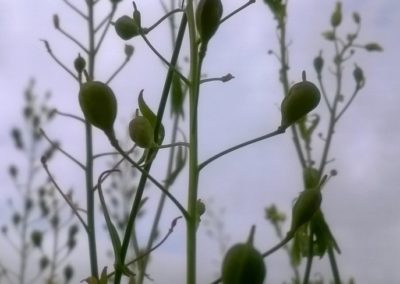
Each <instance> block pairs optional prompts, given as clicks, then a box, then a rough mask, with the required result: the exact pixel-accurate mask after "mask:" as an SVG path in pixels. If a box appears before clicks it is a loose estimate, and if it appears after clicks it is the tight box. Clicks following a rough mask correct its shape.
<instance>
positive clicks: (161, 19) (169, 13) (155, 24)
mask: <svg viewBox="0 0 400 284" xmlns="http://www.w3.org/2000/svg"><path fill="white" fill-rule="evenodd" d="M180 12H184V10H183V9H179V8H178V9H174V10H171V11H169V12H168V13H166V14H165V15H164V16H162V17H161V18H160V19H159V20H158V21H157V22H155V23H154V24H153V25H151V26H150V27H149V28H143V31H144V32H145V33H146V34H147V33H149V32H151V31H152V30H153V29H154V28H156V27H157V26H158V25H159V24H161V23H162V22H163V21H164V20H165V19H167V18H168V17H170V16H173V15H174V14H175V13H180Z"/></svg>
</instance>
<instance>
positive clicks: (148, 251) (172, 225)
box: [107, 216, 182, 278]
mask: <svg viewBox="0 0 400 284" xmlns="http://www.w3.org/2000/svg"><path fill="white" fill-rule="evenodd" d="M180 218H182V217H181V216H179V217H176V218H175V219H174V220H172V222H171V227H170V228H169V230H168V232H167V234H166V235H165V236H164V237H163V238H162V239H161V241H159V242H158V244H156V245H155V246H154V247H151V248H150V249H148V250H147V251H146V252H144V253H143V254H141V255H139V256H138V257H136V258H135V259H132V260H130V261H129V262H127V263H125V266H128V265H131V264H133V263H135V262H137V261H139V260H141V259H142V258H144V257H146V256H148V255H149V254H150V253H152V252H153V251H155V250H156V249H158V248H159V247H160V246H161V245H162V244H163V243H165V241H166V240H167V239H168V237H169V236H170V235H171V234H172V233H173V232H174V228H175V226H176V224H177V222H178V220H179V219H180ZM114 274H115V271H113V272H111V273H109V274H108V275H107V278H110V277H112V276H113V275H114Z"/></svg>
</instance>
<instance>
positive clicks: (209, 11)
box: [196, 0, 223, 44]
mask: <svg viewBox="0 0 400 284" xmlns="http://www.w3.org/2000/svg"><path fill="white" fill-rule="evenodd" d="M222 11H223V7H222V2H221V0H200V2H199V4H198V6H197V9H196V26H197V30H198V32H199V35H200V40H201V42H202V43H204V44H207V43H208V41H209V40H210V39H211V37H212V36H213V35H214V34H215V32H216V31H217V29H218V26H219V21H220V20H221V17H222Z"/></svg>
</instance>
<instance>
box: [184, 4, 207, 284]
mask: <svg viewBox="0 0 400 284" xmlns="http://www.w3.org/2000/svg"><path fill="white" fill-rule="evenodd" d="M186 15H187V18H188V26H189V40H190V81H191V84H190V86H189V112H190V114H189V143H190V149H189V188H188V190H189V192H188V200H187V202H188V205H187V206H188V209H187V210H188V213H189V218H188V219H187V220H186V230H187V232H186V234H187V237H186V284H195V283H196V245H197V241H196V230H197V220H196V215H197V212H196V207H197V194H198V192H197V191H198V179H199V168H198V145H197V142H198V141H197V111H198V110H197V107H198V99H199V91H200V75H201V61H202V58H203V57H200V56H199V44H198V42H197V38H196V26H195V17H194V7H193V1H192V0H189V1H188V2H187V6H186Z"/></svg>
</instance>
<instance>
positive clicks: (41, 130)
mask: <svg viewBox="0 0 400 284" xmlns="http://www.w3.org/2000/svg"><path fill="white" fill-rule="evenodd" d="M39 131H40V133H41V134H42V135H43V137H44V138H45V139H46V140H47V141H48V142H49V143H50V144H51V146H53V147H54V148H55V149H57V150H58V151H60V152H61V153H63V154H64V155H65V156H66V157H67V158H69V159H70V160H71V161H73V162H74V163H75V164H77V165H78V166H79V167H80V168H81V169H82V170H86V167H85V165H84V164H82V163H81V162H79V161H78V159H76V158H74V157H73V156H72V155H71V154H69V153H68V152H66V151H64V150H63V149H62V148H61V146H60V145H58V144H57V143H54V142H53V141H52V140H51V139H50V138H49V137H48V136H47V134H46V132H45V131H44V130H43V129H42V128H40V129H39Z"/></svg>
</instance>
